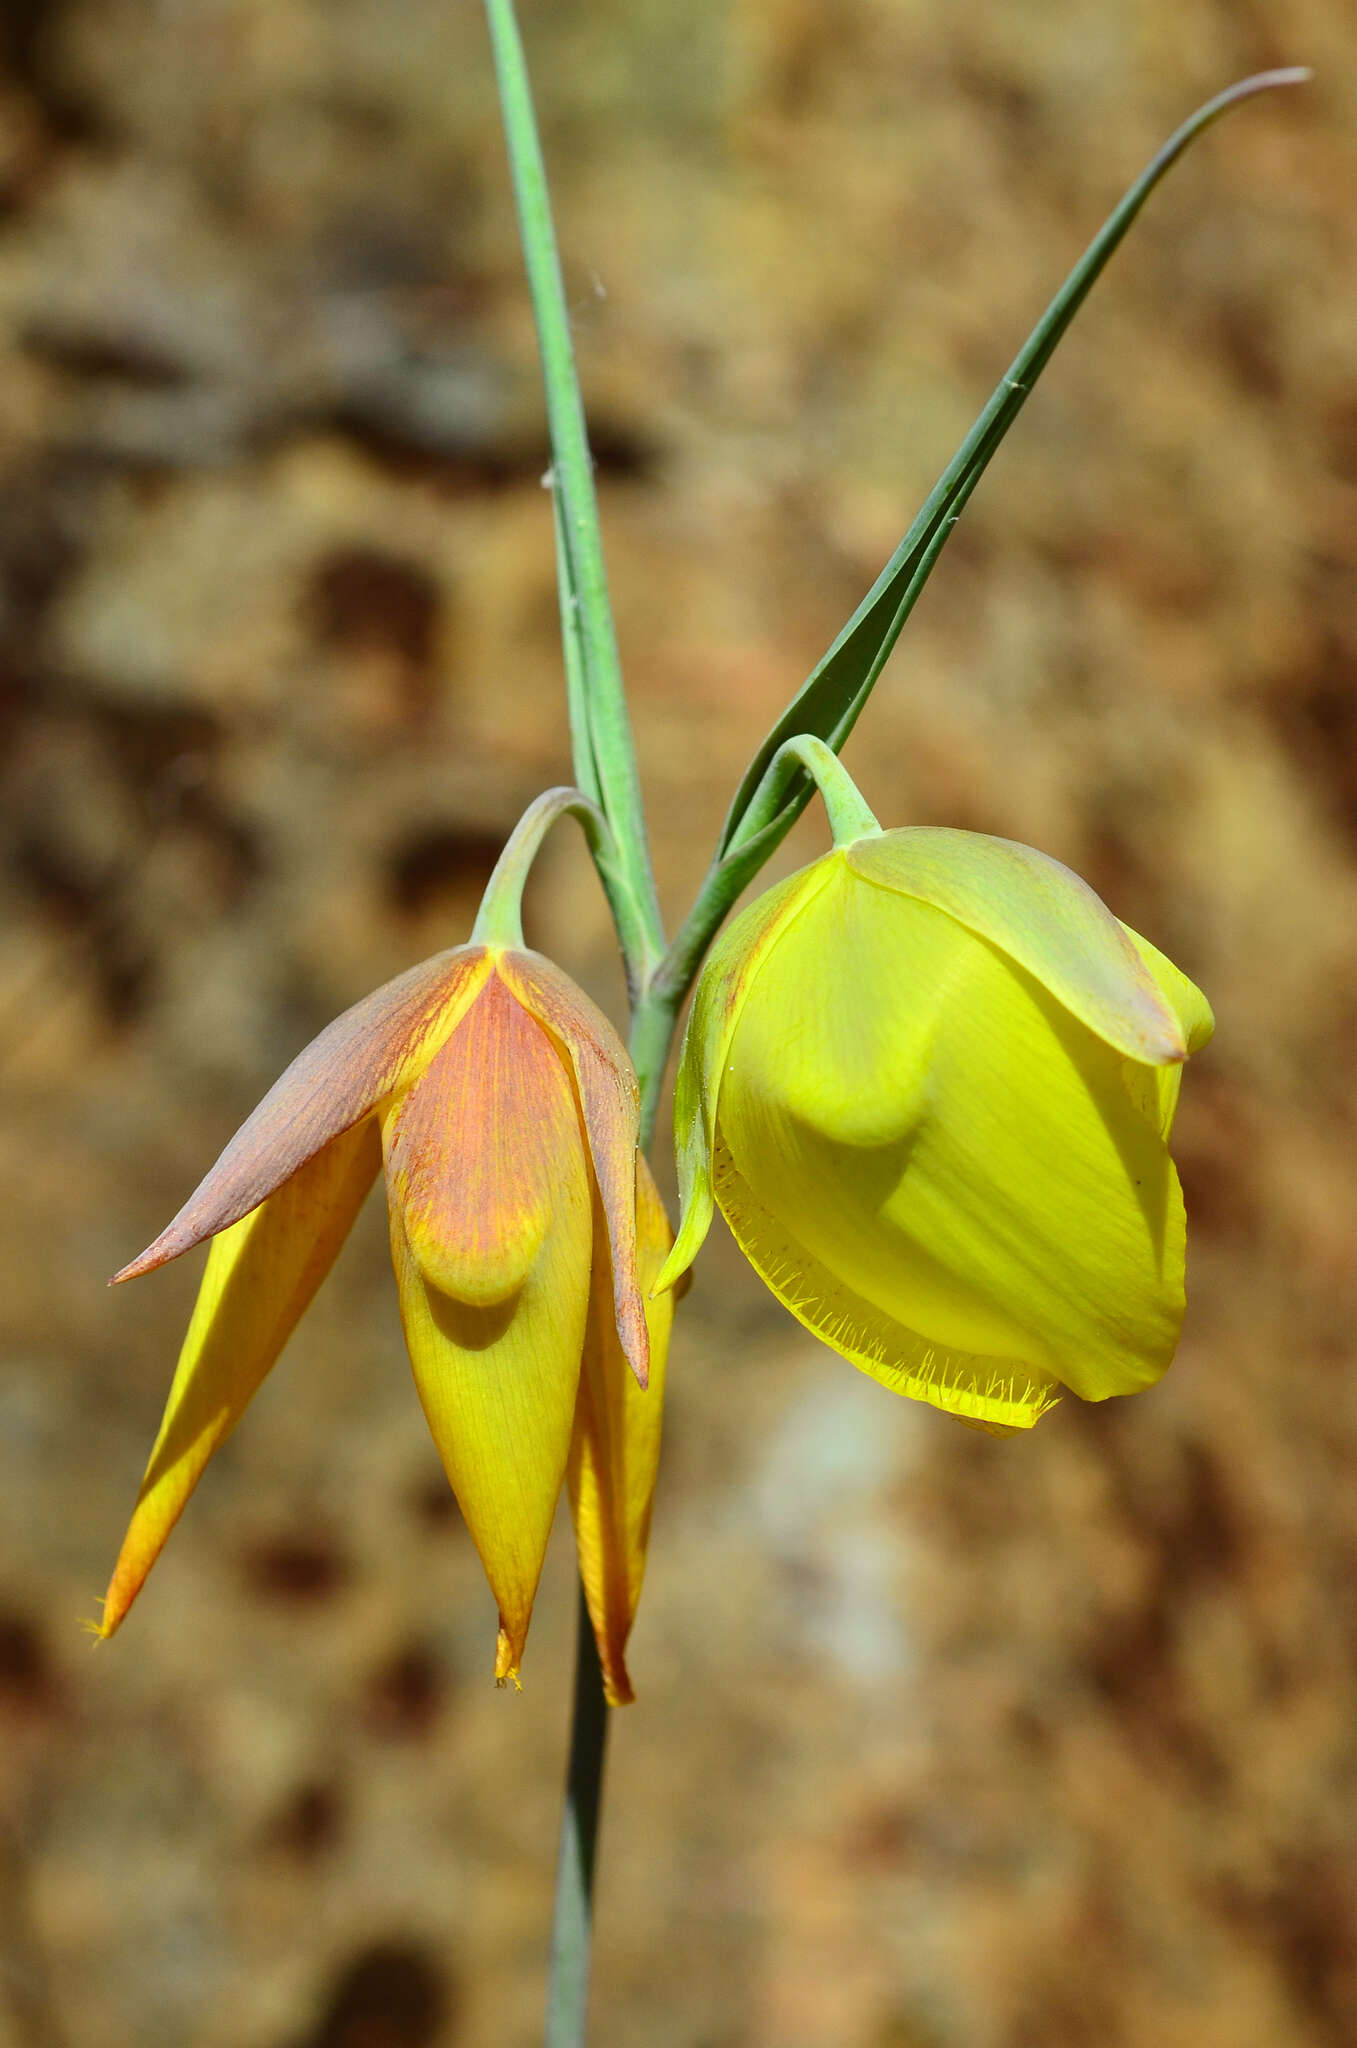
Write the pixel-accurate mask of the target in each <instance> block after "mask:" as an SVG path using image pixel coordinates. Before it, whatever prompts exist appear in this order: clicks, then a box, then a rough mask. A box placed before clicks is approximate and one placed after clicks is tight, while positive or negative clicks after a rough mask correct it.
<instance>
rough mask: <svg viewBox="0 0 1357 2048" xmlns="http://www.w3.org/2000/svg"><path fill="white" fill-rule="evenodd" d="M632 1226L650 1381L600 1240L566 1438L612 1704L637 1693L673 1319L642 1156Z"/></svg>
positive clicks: (664, 1230) (586, 1579)
mask: <svg viewBox="0 0 1357 2048" xmlns="http://www.w3.org/2000/svg"><path fill="white" fill-rule="evenodd" d="M636 1232H637V1241H638V1252H639V1259H638V1263H639V1268H640V1282H641V1287H642V1289H643V1291H644V1293H645V1296H646V1320H647V1322H648V1324H649V1332H650V1385H649V1387H648V1388H645V1389H642V1388H641V1387H639V1386H638V1385H637V1384H636V1380H635V1377H634V1375H633V1374H632V1373H631V1372H630V1371H629V1370H628V1367H627V1360H626V1358H625V1356H624V1355H623V1352H622V1348H621V1346H620V1344H619V1342H618V1337H617V1330H616V1326H615V1323H614V1319H613V1314H612V1283H611V1279H610V1276H609V1274H608V1271H607V1260H606V1258H605V1257H601V1256H600V1252H601V1250H602V1247H601V1246H599V1247H597V1248H596V1250H595V1256H594V1288H593V1300H592V1304H591V1308H590V1316H589V1330H588V1335H587V1337H586V1339H585V1346H584V1369H583V1372H582V1374H581V1377H580V1391H579V1405H578V1407H577V1408H576V1411H575V1434H574V1438H573V1440H572V1442H571V1446H570V1470H569V1486H570V1506H571V1512H572V1513H573V1515H574V1518H575V1541H576V1545H577V1548H578V1551H579V1566H580V1578H581V1580H582V1582H583V1585H584V1594H585V1599H586V1600H587V1602H588V1606H589V1617H590V1619H591V1621H592V1622H593V1624H594V1637H595V1640H596V1642H597V1643H598V1655H599V1662H600V1664H601V1665H602V1667H603V1690H604V1693H605V1695H606V1697H607V1700H608V1704H609V1706H613V1707H619V1706H625V1705H626V1704H627V1703H628V1702H629V1701H630V1700H631V1699H633V1698H634V1697H635V1695H634V1694H633V1692H632V1688H631V1680H630V1678H629V1677H628V1675H627V1664H626V1647H627V1638H628V1636H629V1635H630V1633H631V1625H632V1622H633V1621H634V1619H635V1617H636V1607H637V1602H638V1601H639V1600H640V1597H641V1580H642V1578H643V1576H644V1574H645V1562H646V1545H647V1543H648V1542H649V1538H650V1516H651V1509H652V1507H653V1505H654V1499H655V1473H656V1469H657V1467H658V1464H659V1457H660V1429H661V1425H662V1422H663V1419H664V1381H665V1367H666V1363H667V1360H668V1355H669V1332H670V1327H671V1325H672V1323H673V1318H674V1298H675V1297H674V1293H673V1291H672V1290H666V1291H665V1292H664V1293H662V1294H658V1295H655V1296H653V1297H652V1296H651V1289H652V1288H653V1286H654V1284H655V1281H656V1279H657V1278H658V1275H659V1271H660V1267H661V1266H662V1265H663V1264H664V1259H665V1254H666V1253H667V1251H668V1249H669V1246H670V1244H671V1243H672V1241H673V1232H672V1230H671V1229H670V1227H669V1219H668V1217H667V1216H666V1215H665V1213H664V1205H663V1203H662V1202H661V1201H660V1197H659V1192H658V1190H657V1189H656V1186H655V1183H654V1181H653V1180H652V1178H651V1174H650V1168H649V1167H648V1166H647V1165H646V1163H645V1160H644V1159H640V1160H639V1161H638V1166H637V1177H636Z"/></svg>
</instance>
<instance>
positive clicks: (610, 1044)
mask: <svg viewBox="0 0 1357 2048" xmlns="http://www.w3.org/2000/svg"><path fill="white" fill-rule="evenodd" d="M498 971H499V973H500V974H501V975H502V976H503V978H504V980H505V982H506V983H507V985H508V986H509V987H510V988H512V989H513V990H514V991H515V993H516V994H517V995H518V996H519V998H520V1000H521V1001H522V1002H523V1003H525V1004H526V1005H527V1007H528V1009H529V1010H531V1012H532V1014H533V1016H534V1017H535V1018H536V1019H537V1022H538V1023H539V1024H540V1025H541V1026H542V1028H543V1030H544V1031H546V1032H548V1033H550V1035H551V1037H552V1039H553V1040H554V1041H555V1043H556V1045H557V1046H558V1048H559V1050H560V1054H561V1057H562V1058H563V1059H564V1060H565V1061H566V1062H567V1063H568V1065H569V1067H570V1070H571V1072H572V1074H573V1076H574V1080H575V1089H576V1093H577V1095H578V1098H579V1107H580V1114H581V1116H582V1118H583V1120H584V1129H585V1133H586V1135H587V1137H588V1141H589V1154H590V1160H591V1163H592V1165H593V1170H594V1179H595V1181H596V1183H597V1186H598V1192H599V1198H600V1201H601V1203H602V1215H603V1225H604V1232H605V1236H606V1240H607V1245H608V1249H609V1253H610V1258H609V1262H608V1263H609V1270H610V1272H611V1275H612V1288H613V1320H614V1322H615V1325H616V1329H617V1335H618V1338H619V1339H620V1341H621V1345H622V1350H623V1352H624V1354H625V1356H626V1358H627V1361H628V1363H629V1365H630V1367H631V1370H632V1372H633V1373H634V1375H635V1377H636V1381H637V1384H638V1385H639V1386H642V1387H644V1386H645V1384H646V1377H647V1373H648V1371H649V1350H650V1340H649V1336H648V1333H647V1322H648V1318H647V1316H646V1311H645V1305H644V1301H643V1298H642V1293H641V1287H640V1283H639V1281H638V1278H637V1270H636V1259H637V1253H636V1214H637V1200H638V1197H637V1179H636V1176H637V1151H636V1141H637V1137H638V1134H639V1127H640V1119H641V1094H640V1087H639V1084H638V1082H637V1079H636V1070H635V1068H634V1067H633V1066H632V1063H631V1060H630V1058H629V1057H628V1054H627V1050H626V1047H625V1046H624V1045H623V1043H622V1041H621V1039H620V1038H619V1037H618V1035H617V1033H616V1032H615V1031H614V1030H613V1027H612V1025H611V1024H610V1023H609V1022H608V1020H607V1018H606V1017H605V1016H604V1014H603V1012H602V1011H601V1010H600V1009H598V1008H597V1007H596V1006H595V1005H594V1004H593V1003H591V1002H590V1000H589V998H588V996H586V995H585V993H584V991H583V990H582V989H580V988H577V987H576V986H575V984H574V982H573V981H571V979H570V977H569V976H568V975H566V974H563V973H562V972H561V970H560V968H559V967H557V966H556V965H555V964H554V962H552V961H550V960H547V959H545V958H544V957H543V956H542V954H540V953H533V952H529V951H527V950H514V951H506V952H505V953H503V954H501V956H500V959H499V963H498Z"/></svg>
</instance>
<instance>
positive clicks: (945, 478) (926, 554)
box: [717, 70, 1310, 879]
mask: <svg viewBox="0 0 1357 2048" xmlns="http://www.w3.org/2000/svg"><path fill="white" fill-rule="evenodd" d="M1309 75H1310V74H1309V72H1308V71H1305V70H1286V71H1264V72H1260V73H1259V74H1258V75H1257V76H1256V77H1253V78H1245V79H1243V80H1241V81H1240V83H1239V84H1237V85H1232V86H1230V87H1229V88H1228V90H1227V91H1225V92H1222V93H1219V94H1217V96H1216V98H1215V99H1213V100H1208V101H1207V103H1206V105H1205V106H1203V107H1199V108H1198V110H1197V112H1196V113H1195V114H1193V115H1192V117H1191V119H1190V120H1188V121H1185V122H1184V123H1183V125H1182V127H1181V128H1179V129H1178V131H1177V133H1176V134H1175V135H1173V136H1171V137H1170V139H1169V140H1168V141H1167V142H1166V143H1165V144H1164V147H1163V148H1162V149H1161V150H1160V151H1159V154H1158V155H1157V156H1156V157H1155V158H1154V159H1153V161H1152V162H1151V163H1150V164H1149V165H1148V167H1147V168H1146V169H1145V171H1144V172H1143V173H1142V174H1141V176H1140V177H1139V178H1138V179H1137V180H1136V182H1135V184H1134V185H1132V186H1131V188H1130V190H1129V191H1128V192H1127V193H1126V195H1125V197H1124V198H1123V199H1122V201H1121V203H1120V205H1118V206H1117V208H1116V209H1115V211H1114V212H1113V213H1112V214H1111V215H1110V217H1109V218H1108V220H1107V221H1106V223H1105V224H1104V226H1103V227H1102V229H1101V230H1100V231H1099V233H1098V234H1097V235H1096V236H1095V237H1094V239H1093V240H1092V242H1090V244H1089V246H1088V248H1087V249H1086V250H1085V251H1084V254H1083V255H1082V256H1081V257H1080V259H1079V261H1078V262H1077V263H1076V264H1075V266H1074V268H1073V270H1072V271H1071V272H1070V274H1069V276H1068V277H1067V278H1066V279H1065V282H1064V283H1063V284H1062V285H1061V287H1060V290H1059V291H1058V292H1057V293H1056V295H1055V297H1054V298H1053V299H1052V300H1051V303H1050V305H1049V306H1048V307H1047V308H1046V311H1045V312H1044V313H1043V314H1042V316H1041V319H1040V320H1039V321H1038V322H1037V324H1036V326H1035V327H1034V328H1033V330H1032V332H1031V334H1030V335H1029V336H1028V338H1027V340H1026V341H1025V342H1024V343H1023V346H1022V347H1021V349H1020V350H1019V351H1018V354H1017V355H1016V356H1015V358H1014V360H1013V362H1012V363H1011V364H1010V366H1009V368H1008V370H1007V371H1006V373H1005V375H1004V376H1003V377H1002V378H1001V379H1000V381H999V384H998V386H997V387H996V389H995V391H994V394H993V396H992V397H991V399H990V401H989V403H988V405H987V406H986V407H985V409H984V411H983V412H982V413H981V414H980V417H979V418H978V419H977V420H976V422H975V425H974V426H973V427H972V428H971V431H970V433H969V434H968V435H967V436H966V439H965V440H964V441H963V442H962V444H961V447H960V448H959V449H958V450H957V452H956V454H955V456H954V457H953V458H952V460H951V462H950V463H949V464H948V466H947V468H946V469H945V470H944V472H943V474H942V476H941V477H940V478H939V480H938V482H937V484H936V485H935V487H934V489H933V491H932V493H931V494H930V496H929V497H928V499H927V501H926V502H925V504H924V506H923V508H922V510H921V511H920V513H919V515H918V517H917V518H916V519H915V521H914V524H913V525H912V526H911V527H910V529H909V531H908V533H907V534H906V535H905V537H904V539H903V540H902V541H901V543H900V545H899V547H898V548H897V549H896V551H895V553H894V554H893V555H892V556H891V559H890V561H889V562H888V563H887V564H886V566H885V568H884V569H883V570H882V572H881V574H880V576H878V578H877V580H876V582H875V583H874V584H873V585H872V588H871V589H870V590H869V591H868V593H867V595H866V597H865V598H864V599H863V601H862V603H861V604H860V605H859V606H858V608H857V610H856V611H855V612H854V614H853V616H852V618H851V619H850V620H849V621H848V623H847V625H846V626H845V627H844V629H843V631H842V632H841V633H840V634H839V636H838V638H837V640H835V642H834V644H833V646H832V647H831V648H830V649H829V651H828V653H827V654H825V656H824V658H823V659H822V660H821V661H820V662H818V663H817V665H816V666H815V667H814V668H813V669H812V670H811V672H810V675H809V676H808V677H807V678H806V681H805V682H804V684H803V685H802V687H801V689H800V690H799V691H798V693H797V695H796V696H795V697H794V698H793V699H792V701H791V703H790V704H789V705H788V706H787V709H786V710H785V711H784V712H783V714H782V716H781V717H780V718H779V719H778V721H777V723H776V724H775V725H774V726H773V728H772V730H771V731H770V732H769V734H768V736H767V738H766V739H765V740H764V742H763V744H762V746H761V747H760V748H759V750H758V752H757V753H756V754H755V756H754V759H753V760H752V761H751V763H750V765H749V768H748V771H747V772H746V774H745V777H744V780H743V781H742V782H741V784H740V787H739V789H738V790H737V792H736V795H735V800H734V802H733V803H732V805H731V808H730V813H729V815H728V817H727V819H726V823H725V827H724V830H723V832H722V835H721V839H720V843H719V845H718V848H717V860H718V862H722V861H723V860H724V859H725V858H727V857H729V856H730V855H732V854H733V853H737V852H739V853H743V852H744V851H745V850H746V848H749V850H751V851H752V845H751V842H753V841H755V840H757V841H758V843H759V845H760V847H761V848H763V849H764V857H765V858H766V857H767V854H768V853H771V851H772V850H773V847H774V846H776V845H777V843H778V841H779V840H780V839H781V838H782V837H783V835H784V833H786V832H787V831H788V830H790V828H791V825H792V823H793V822H794V820H795V819H796V818H797V817H798V816H799V815H800V813H801V811H802V810H803V809H804V808H805V805H806V803H807V802H808V800H809V798H810V796H811V793H812V790H813V788H814V784H813V783H812V782H811V780H810V778H809V777H808V776H807V775H806V773H805V771H804V770H803V769H801V768H798V767H797V766H796V765H795V763H794V762H792V761H790V760H787V759H785V758H784V760H783V761H781V762H778V763H777V764H776V766H774V760H775V756H776V755H777V753H778V749H779V748H780V747H781V746H782V744H783V742H784V741H785V740H788V739H790V738H792V737H793V736H794V735H795V734H797V733H813V734H814V735H816V736H817V737H818V738H820V739H823V740H824V741H825V742H826V743H827V744H828V745H829V746H831V747H832V748H833V749H834V750H835V752H836V753H837V752H838V750H839V749H840V748H841V747H842V746H843V743H844V741H845V740H846V739H847V738H848V735H849V733H850V732H851V731H852V730H853V726H854V725H855V723H856V722H857V717H858V714H859V712H860V711H861V710H862V707H863V705H864V704H865V703H866V701H867V699H868V697H869V696H870V695H871V692H872V688H873V686H874V684H875V682H876V680H877V677H878V676H879V675H880V673H881V671H882V669H883V667H884V666H885V663H886V659H887V657H888V655H889V654H890V652H891V649H892V648H893V647H894V645H895V642H896V640H897V639H898V637H899V634H900V630H901V628H902V627H903V625H904V623H905V620H906V619H907V618H908V617H909V614H910V612H911V611H912V610H913V608H914V605H915V602H916V600H917V599H918V596H919V593H920V591H921V590H922V589H923V587H924V585H925V583H926V582H927V581H928V578H929V576H930V575H931V574H932V571H933V566H934V564H935V562H936V561H937V559H938V556H939V555H940V554H941V552H942V550H943V548H944V546H945V545H946V542H947V538H948V535H949V534H950V533H951V531H952V528H953V527H954V526H955V525H956V522H957V519H958V517H959V515H960V513H961V510H962V507H963V506H964V505H965V503H966V500H967V499H968V498H969V497H970V494H971V492H972V491H973V490H974V489H975V486H976V484H977V483H978V482H979V480H980V477H981V475H982V474H983V472H984V470H985V468H986V465H987V464H988V462H989V460H990V457H991V456H992V455H993V454H994V452H995V450H996V449H997V448H998V446H999V443H1000V442H1001V441H1002V440H1003V438H1004V435H1005V434H1006V433H1007V432H1008V430H1009V428H1010V427H1011V426H1012V424H1013V422H1014V420H1015V419H1016V418H1017V416H1018V414H1019V412H1020V411H1021V410H1022V407H1023V404H1024V403H1025V401H1026V398H1027V395H1028V393H1029V392H1030V391H1031V389H1032V387H1033V385H1034V384H1035V383H1036V380H1037V378H1038V377H1039V376H1040V375H1041V372H1042V371H1043V370H1044V369H1045V367H1046V365H1047V363H1048V362H1049V361H1050V359H1051V356H1052V355H1053V353H1054V351H1055V348H1056V344H1057V343H1058V342H1059V340H1060V338H1061V336H1062V335H1063V334H1064V332H1065V330H1066V328H1067V327H1068V326H1069V324H1070V322H1071V321H1072V320H1073V318H1074V316H1075V314H1076V313H1077V312H1078V311H1079V308H1080V307H1081V306H1082V305H1083V303H1084V300H1085V299H1086V298H1087V296H1088V294H1089V292H1090V291H1091V290H1092V288H1093V286H1094V284H1095V283H1096V281H1097V279H1098V277H1099V276H1100V275H1101V273H1102V270H1103V266H1104V265H1105V264H1106V262H1107V260H1108V258H1109V257H1110V256H1111V255H1112V252H1113V251H1114V249H1116V247H1117V246H1118V244H1119V243H1120V242H1121V240H1122V238H1123V236H1124V235H1125V234H1126V232H1127V230H1128V229H1129V228H1130V226H1131V223H1132V222H1133V221H1134V219H1135V217H1136V215H1137V214H1138V213H1139V211H1140V209H1141V207H1142V206H1143V205H1144V204H1145V201H1146V200H1147V199H1148V198H1149V196H1150V194H1151V192H1152V191H1153V190H1154V188H1155V186H1156V185H1157V184H1158V183H1159V180H1160V179H1161V178H1162V177H1163V176H1164V174H1165V172H1166V171H1167V170H1168V169H1169V168H1170V167H1171V166H1172V165H1173V164H1174V163H1176V162H1177V160H1178V158H1179V157H1180V156H1181V155H1182V154H1183V152H1184V150H1185V149H1187V148H1188V146H1189V144H1191V143H1192V142H1194V141H1195V140H1196V138H1197V136H1199V135H1200V134H1201V133H1202V131H1203V129H1205V128H1208V127H1210V125H1211V123H1212V122H1213V121H1216V120H1218V119H1219V117H1220V116H1221V115H1222V114H1224V113H1226V112H1227V111H1228V110H1229V109H1230V108H1231V107H1233V106H1236V105H1237V104H1238V103H1239V102H1240V101H1241V100H1244V99H1249V98H1251V97H1252V96H1253V95H1254V94H1255V93H1260V92H1266V91H1268V90H1269V89H1270V88H1272V87H1273V86H1282V85H1297V84H1300V83H1301V82H1302V81H1303V80H1304V79H1306V78H1308V77H1309ZM770 770H771V771H772V772H771V773H770ZM747 865H748V863H747V861H746V860H740V861H739V862H738V864H737V871H738V872H740V873H743V872H744V871H745V870H746V868H747ZM732 879H733V876H732Z"/></svg>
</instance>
